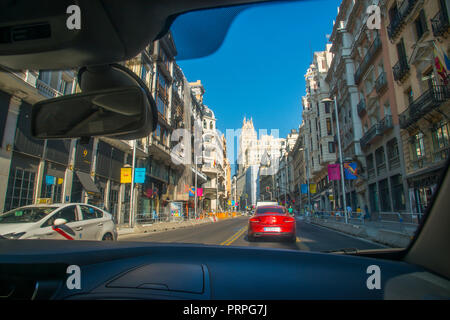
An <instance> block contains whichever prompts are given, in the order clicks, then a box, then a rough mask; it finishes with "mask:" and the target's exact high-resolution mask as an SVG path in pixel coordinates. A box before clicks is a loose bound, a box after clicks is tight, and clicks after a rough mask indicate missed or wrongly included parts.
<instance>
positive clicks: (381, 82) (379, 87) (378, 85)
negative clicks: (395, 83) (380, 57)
mask: <svg viewBox="0 0 450 320" xmlns="http://www.w3.org/2000/svg"><path fill="white" fill-rule="evenodd" d="M386 88H387V79H386V72H383V73H381V74H380V75H379V76H378V78H377V80H376V81H375V90H376V91H377V93H378V94H380V93H382V92H383V91H385V90H386Z"/></svg>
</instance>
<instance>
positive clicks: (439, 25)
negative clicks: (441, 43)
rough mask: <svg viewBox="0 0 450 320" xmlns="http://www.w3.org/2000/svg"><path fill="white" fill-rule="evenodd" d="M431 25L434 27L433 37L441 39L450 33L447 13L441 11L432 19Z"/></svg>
mask: <svg viewBox="0 0 450 320" xmlns="http://www.w3.org/2000/svg"><path fill="white" fill-rule="evenodd" d="M431 25H432V27H433V35H434V36H435V37H441V36H443V35H444V34H445V33H447V32H448V29H449V28H450V22H449V19H448V14H447V12H446V11H439V12H438V13H437V14H436V15H435V16H434V18H433V19H431Z"/></svg>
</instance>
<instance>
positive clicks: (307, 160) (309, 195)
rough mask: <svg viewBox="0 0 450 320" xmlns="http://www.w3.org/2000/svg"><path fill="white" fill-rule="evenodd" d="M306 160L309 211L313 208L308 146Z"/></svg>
mask: <svg viewBox="0 0 450 320" xmlns="http://www.w3.org/2000/svg"><path fill="white" fill-rule="evenodd" d="M305 160H306V181H307V182H306V183H307V194H308V211H309V210H311V194H310V192H309V191H310V190H309V158H308V148H305Z"/></svg>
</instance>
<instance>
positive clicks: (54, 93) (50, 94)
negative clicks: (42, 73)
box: [36, 79, 63, 98]
mask: <svg viewBox="0 0 450 320" xmlns="http://www.w3.org/2000/svg"><path fill="white" fill-rule="evenodd" d="M36 88H37V89H38V90H39V92H40V93H42V94H43V95H44V96H46V97H47V98H56V97H59V96H62V95H63V94H62V93H61V92H59V91H58V90H56V89H54V88H52V87H50V86H49V85H48V84H47V83H45V82H44V81H42V80H39V79H37V80H36Z"/></svg>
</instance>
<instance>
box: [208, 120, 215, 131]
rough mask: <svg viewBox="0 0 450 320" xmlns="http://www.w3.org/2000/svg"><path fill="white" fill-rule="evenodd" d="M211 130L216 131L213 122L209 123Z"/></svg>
mask: <svg viewBox="0 0 450 320" xmlns="http://www.w3.org/2000/svg"><path fill="white" fill-rule="evenodd" d="M209 129H211V130H212V129H214V125H213V122H212V121H211V122H210V123H209Z"/></svg>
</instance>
